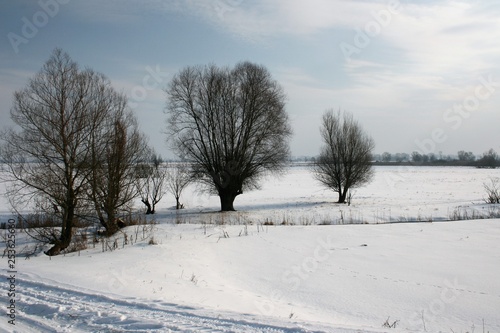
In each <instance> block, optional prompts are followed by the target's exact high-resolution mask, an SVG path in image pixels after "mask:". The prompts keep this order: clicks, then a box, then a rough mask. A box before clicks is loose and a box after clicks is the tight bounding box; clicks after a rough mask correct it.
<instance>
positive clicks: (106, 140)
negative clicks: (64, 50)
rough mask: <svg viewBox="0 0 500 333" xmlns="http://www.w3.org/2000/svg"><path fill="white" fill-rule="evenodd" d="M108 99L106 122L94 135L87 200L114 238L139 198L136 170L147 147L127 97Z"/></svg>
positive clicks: (111, 96) (109, 96)
mask: <svg viewBox="0 0 500 333" xmlns="http://www.w3.org/2000/svg"><path fill="white" fill-rule="evenodd" d="M106 95H107V96H108V100H107V104H106V105H104V107H103V112H104V113H105V114H106V121H104V122H103V123H102V124H101V126H100V128H99V129H98V130H95V131H93V132H92V134H91V152H92V154H91V159H90V163H89V167H90V169H91V172H89V173H88V182H89V184H90V186H89V191H88V197H89V198H90V199H91V202H92V204H93V205H94V208H95V212H96V214H97V217H98V219H99V221H100V223H101V225H102V226H103V227H104V228H105V229H106V233H107V234H108V235H112V234H114V233H115V232H116V231H117V230H118V226H117V223H116V217H117V215H118V214H119V213H120V212H123V211H130V209H131V206H130V205H131V203H132V200H133V199H135V198H136V197H137V196H138V194H139V192H138V189H137V186H136V168H137V165H139V163H141V162H142V161H143V160H144V159H145V157H146V153H147V151H148V147H147V143H146V139H145V137H144V136H143V134H142V133H141V132H140V131H139V127H138V124H137V120H136V118H135V116H134V115H133V114H132V112H131V111H130V110H129V109H127V100H126V97H125V96H124V95H122V94H119V93H116V92H114V91H110V92H108V93H107V94H106Z"/></svg>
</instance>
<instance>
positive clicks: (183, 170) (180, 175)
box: [167, 163, 193, 209]
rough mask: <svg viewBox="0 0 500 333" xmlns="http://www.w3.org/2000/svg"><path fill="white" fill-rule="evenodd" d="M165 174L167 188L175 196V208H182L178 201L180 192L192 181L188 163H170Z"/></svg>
mask: <svg viewBox="0 0 500 333" xmlns="http://www.w3.org/2000/svg"><path fill="white" fill-rule="evenodd" d="M167 175H168V176H167V189H168V191H169V192H170V193H172V194H173V195H174V197H175V209H181V208H183V205H182V204H181V202H180V198H181V194H182V192H183V191H184V189H185V188H186V187H187V186H188V185H189V184H190V183H192V182H193V179H192V177H191V172H190V165H189V164H187V163H172V164H171V165H170V167H169V170H168V174H167Z"/></svg>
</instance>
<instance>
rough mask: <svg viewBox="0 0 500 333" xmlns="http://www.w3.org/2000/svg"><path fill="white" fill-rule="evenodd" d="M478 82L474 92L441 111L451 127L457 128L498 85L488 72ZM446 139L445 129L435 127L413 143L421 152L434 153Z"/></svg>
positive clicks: (444, 119) (499, 84)
mask: <svg viewBox="0 0 500 333" xmlns="http://www.w3.org/2000/svg"><path fill="white" fill-rule="evenodd" d="M478 81H479V84H478V85H476V87H475V89H474V94H472V95H469V96H467V97H465V98H464V99H463V101H462V102H461V103H457V104H455V105H453V107H451V108H449V109H447V110H446V111H444V113H443V121H444V122H445V123H446V124H447V125H448V126H449V127H450V128H451V129H452V130H455V131H456V130H458V129H459V128H460V127H461V126H462V124H463V121H464V120H465V119H468V118H469V117H470V116H471V114H472V112H476V111H478V110H479V107H480V105H481V102H484V101H486V100H488V99H489V98H490V97H491V96H492V95H493V93H494V92H495V90H496V88H497V87H498V86H500V83H499V82H496V81H494V80H493V77H492V75H491V74H490V75H489V76H488V77H487V78H485V77H484V76H481V77H479V79H478ZM446 140H448V135H446V131H445V130H444V129H443V128H441V127H436V128H434V129H433V130H432V132H431V134H430V137H428V138H425V139H423V140H418V139H417V140H415V145H416V146H417V147H418V150H419V152H420V153H422V154H429V153H435V151H436V147H437V145H438V144H441V143H444V142H445V141H446Z"/></svg>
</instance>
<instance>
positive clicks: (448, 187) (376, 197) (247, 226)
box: [0, 167, 500, 332]
mask: <svg viewBox="0 0 500 333" xmlns="http://www.w3.org/2000/svg"><path fill="white" fill-rule="evenodd" d="M499 171H500V170H478V169H472V168H425V167H422V168H411V169H410V168H401V169H398V168H388V167H379V168H377V173H376V178H375V179H374V181H373V182H372V183H371V184H370V185H369V186H367V187H364V188H362V189H359V190H356V191H355V193H354V198H353V204H352V205H351V206H349V207H348V206H346V205H341V206H339V205H335V204H333V203H332V202H333V201H335V196H334V194H333V193H330V192H329V191H325V190H323V189H322V188H321V187H320V186H318V185H317V184H316V183H315V182H314V181H313V179H312V178H311V176H310V173H309V170H308V169H307V168H304V167H294V168H292V169H291V170H290V172H289V173H288V174H287V175H285V176H283V177H282V178H279V179H276V178H269V179H267V180H265V181H264V182H263V188H262V190H261V191H254V192H249V193H245V194H244V195H242V196H241V197H239V198H238V199H237V201H236V208H237V209H238V210H239V211H238V212H235V213H231V214H219V213H215V212H214V211H215V210H217V205H218V201H217V198H215V197H208V196H206V195H200V194H195V193H194V192H193V191H194V188H191V189H190V190H189V191H188V192H186V196H185V198H184V200H183V202H184V203H185V204H186V207H187V209H186V210H184V211H183V212H182V213H181V214H182V215H179V216H177V215H176V213H175V212H173V211H172V210H170V209H169V208H168V207H169V206H171V205H172V204H173V202H172V200H171V199H170V198H166V201H165V203H164V207H163V208H162V207H160V209H159V214H158V216H157V217H156V219H157V222H160V223H159V224H157V225H155V226H154V231H153V233H149V232H150V231H147V232H146V234H145V235H144V237H142V236H141V235H142V230H139V229H137V227H129V228H127V229H125V230H124V233H126V234H127V235H128V239H129V240H130V239H131V238H132V237H133V235H135V236H137V235H139V239H143V240H142V241H139V240H138V241H135V242H133V244H130V242H129V243H128V245H124V243H123V242H124V234H121V235H119V236H117V244H118V248H117V249H115V250H114V251H109V250H107V251H105V252H103V244H101V243H99V244H96V245H95V247H94V246H92V245H89V248H88V249H87V250H84V251H81V252H80V253H73V254H67V255H65V256H58V257H53V258H48V257H46V256H45V255H43V254H41V255H36V256H32V257H31V258H30V259H28V260H25V259H24V258H23V257H18V260H17V262H16V264H17V267H16V269H17V273H16V278H17V280H16V300H17V308H16V309H17V317H16V326H15V327H12V325H9V324H8V317H7V316H4V319H3V320H0V330H5V331H7V332H10V331H12V329H13V328H15V330H16V331H17V332H89V331H92V332H425V331H427V332H452V331H453V332H473V331H475V332H482V331H483V323H484V330H485V332H500V312H499V309H500V279H499V278H498V277H499V275H500V265H499V264H500V219H490V220H467V221H457V222H445V221H444V220H446V219H449V217H450V215H452V214H453V213H454V212H456V211H457V209H458V207H461V208H460V210H459V211H461V212H462V213H461V216H463V215H464V214H468V215H469V216H471V215H473V214H475V215H474V216H479V215H480V214H483V215H487V214H489V213H490V211H491V210H490V209H489V208H487V207H486V206H485V205H483V204H482V202H483V201H482V199H483V197H484V193H483V188H482V183H483V182H484V181H486V180H487V179H488V177H489V176H497V177H498V176H500V175H499ZM3 213H4V214H3V217H2V218H3V219H6V218H7V215H8V209H4V211H3ZM176 220H177V221H180V222H190V223H191V224H174V223H170V222H172V221H176ZM414 220H422V221H434V222H433V223H429V222H422V223H391V224H377V223H381V222H387V221H393V222H395V221H414ZM222 221H224V222H225V225H216V224H215V223H217V222H222ZM266 221H267V222H271V221H272V222H274V223H275V224H279V223H281V222H283V221H285V222H286V223H287V224H289V225H287V226H282V225H273V226H263V225H262V223H263V222H266ZM436 221H438V222H436ZM208 222H212V224H208ZM349 222H356V223H370V224H369V225H366V224H365V225H335V226H333V225H317V224H319V223H322V224H329V223H336V224H341V223H344V224H347V223H349ZM237 223H239V224H237ZM309 224H314V225H309ZM153 235H154V240H155V242H156V243H157V244H156V245H149V244H148V242H149V240H150V239H151V237H153ZM16 236H17V240H18V241H17V249H18V250H19V251H21V250H22V249H24V247H25V246H27V245H29V243H30V241H29V240H28V239H26V236H25V234H24V233H22V232H20V231H18V233H17V235H16ZM136 238H137V237H136ZM110 243H111V242H110ZM104 245H105V244H104ZM108 245H109V244H108ZM3 260H4V267H7V259H6V258H4V259H3ZM1 278H2V280H4V281H5V280H7V269H6V268H2V273H1ZM7 288H8V286H7V284H5V287H4V289H7ZM6 291H7V290H5V292H2V293H1V297H0V302H2V304H5V306H4V308H5V307H6V305H7V302H8V301H9V299H8V298H7V292H6ZM386 321H387V323H388V324H393V323H394V322H396V325H395V326H396V328H387V327H383V324H384V323H385V322H386Z"/></svg>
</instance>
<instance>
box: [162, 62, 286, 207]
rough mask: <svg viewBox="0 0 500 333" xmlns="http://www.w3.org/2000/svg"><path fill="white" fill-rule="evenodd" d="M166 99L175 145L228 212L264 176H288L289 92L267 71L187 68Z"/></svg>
mask: <svg viewBox="0 0 500 333" xmlns="http://www.w3.org/2000/svg"><path fill="white" fill-rule="evenodd" d="M166 93H167V95H168V106H167V114H168V125H169V127H168V131H167V133H168V134H169V140H170V142H171V143H172V146H173V148H174V149H175V150H176V151H177V153H178V154H179V156H181V157H182V158H184V159H187V160H189V161H191V162H192V163H193V174H192V176H193V178H194V179H196V180H198V181H201V182H203V183H205V184H206V185H208V187H209V188H210V189H211V190H212V192H214V193H215V194H217V195H218V196H219V197H220V203H221V210H222V211H231V210H234V205H233V203H234V200H235V198H236V197H237V196H238V195H240V194H242V193H243V191H245V190H246V189H252V188H256V187H257V186H258V180H259V178H260V177H261V176H262V175H263V174H265V173H267V172H280V171H282V170H283V168H284V166H285V164H286V161H287V159H288V157H289V146H288V140H289V138H290V136H291V129H290V124H289V119H288V115H287V113H286V111H285V95H284V93H283V89H282V88H281V86H280V85H279V84H278V83H277V82H276V81H275V80H273V78H272V77H271V74H270V73H269V71H268V70H267V69H266V68H264V67H262V66H258V65H255V64H252V63H249V62H244V63H240V64H238V65H236V66H235V67H234V68H233V69H230V68H219V67H217V66H215V65H208V66H204V67H187V68H185V69H183V70H181V71H180V72H179V73H178V74H177V75H175V76H174V78H173V79H172V81H171V82H170V85H169V86H168V88H167V89H166Z"/></svg>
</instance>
